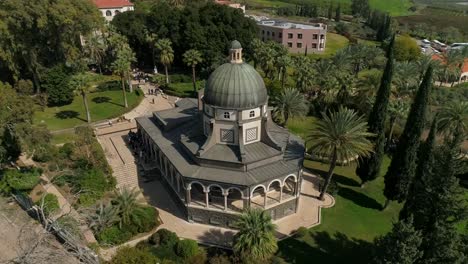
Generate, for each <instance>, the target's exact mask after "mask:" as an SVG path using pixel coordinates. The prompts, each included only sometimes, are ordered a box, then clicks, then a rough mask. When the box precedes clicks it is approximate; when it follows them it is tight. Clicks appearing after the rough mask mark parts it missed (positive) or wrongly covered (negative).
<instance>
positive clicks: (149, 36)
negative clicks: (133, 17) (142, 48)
mask: <svg viewBox="0 0 468 264" xmlns="http://www.w3.org/2000/svg"><path fill="white" fill-rule="evenodd" d="M157 38H158V36H157V35H156V34H154V33H149V32H147V31H146V32H145V41H146V43H147V44H148V46H149V48H150V50H151V59H152V61H153V67H155V66H156V61H155V57H156V55H155V53H154V50H155V47H154V45H155V44H156V39H157Z"/></svg>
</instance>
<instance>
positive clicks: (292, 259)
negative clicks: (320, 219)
mask: <svg viewBox="0 0 468 264" xmlns="http://www.w3.org/2000/svg"><path fill="white" fill-rule="evenodd" d="M304 240H306V241H308V242H309V243H311V244H313V245H314V246H312V245H311V244H309V243H306V242H305V241H304ZM372 246H373V244H372V243H370V242H367V241H365V240H361V239H355V238H349V237H348V236H347V235H345V234H343V233H340V232H337V233H335V234H334V235H333V236H332V235H330V234H329V233H328V232H325V231H322V232H311V233H310V234H308V235H306V237H304V238H289V239H285V240H283V241H281V242H280V243H279V248H280V256H281V257H282V258H284V259H285V260H286V261H287V262H288V263H296V264H299V263H311V262H312V260H313V262H316V263H369V262H370V258H371V251H372Z"/></svg>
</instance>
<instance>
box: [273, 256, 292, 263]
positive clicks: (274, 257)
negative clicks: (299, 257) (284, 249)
mask: <svg viewBox="0 0 468 264" xmlns="http://www.w3.org/2000/svg"><path fill="white" fill-rule="evenodd" d="M270 263H271V264H288V262H286V260H284V259H283V258H281V257H278V256H273V257H272V258H271V260H270Z"/></svg>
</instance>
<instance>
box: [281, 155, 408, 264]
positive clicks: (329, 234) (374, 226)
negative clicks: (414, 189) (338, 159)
mask: <svg viewBox="0 0 468 264" xmlns="http://www.w3.org/2000/svg"><path fill="white" fill-rule="evenodd" d="M389 163H390V159H389V158H385V160H384V164H383V166H382V168H383V170H382V172H381V175H380V177H379V178H377V179H376V180H374V181H372V182H370V183H368V184H367V185H366V186H365V187H364V188H361V187H360V184H359V183H360V180H359V178H358V177H357V176H356V174H355V173H354V171H355V165H351V166H338V167H337V168H336V169H335V175H334V179H335V181H336V182H337V183H338V184H339V186H340V190H339V191H338V194H337V195H335V202H336V203H335V206H334V207H332V208H329V209H323V210H322V219H321V221H322V223H321V224H320V225H319V226H317V227H314V228H311V229H310V234H308V235H307V236H305V237H303V238H288V239H286V240H283V241H281V242H280V243H279V247H280V249H279V255H280V256H281V257H283V258H285V260H286V261H288V262H289V263H310V262H311V260H313V261H314V262H319V263H368V262H369V259H368V257H369V253H370V252H369V246H370V243H371V242H372V241H373V239H374V238H375V237H377V236H380V235H384V234H385V233H387V232H388V231H389V230H390V229H391V226H392V221H396V220H397V219H398V212H399V211H400V209H401V207H402V205H400V204H397V203H391V204H390V206H389V207H388V208H387V209H386V210H385V211H381V206H382V204H383V203H384V201H385V197H384V196H383V188H384V182H383V174H384V171H386V169H387V167H388V165H389ZM304 166H305V167H306V168H308V169H310V170H312V171H314V172H315V173H319V174H323V173H326V171H327V170H328V164H323V163H320V162H315V161H309V160H307V161H305V162H304Z"/></svg>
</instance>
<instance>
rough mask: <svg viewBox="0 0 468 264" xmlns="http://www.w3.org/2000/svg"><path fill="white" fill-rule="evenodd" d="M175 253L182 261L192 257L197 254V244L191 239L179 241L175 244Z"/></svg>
mask: <svg viewBox="0 0 468 264" xmlns="http://www.w3.org/2000/svg"><path fill="white" fill-rule="evenodd" d="M175 252H176V254H177V256H179V257H182V258H184V259H187V258H190V257H193V256H195V255H197V253H198V252H199V250H198V244H197V242H196V241H195V240H192V239H184V240H179V241H178V242H177V244H176V247H175Z"/></svg>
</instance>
